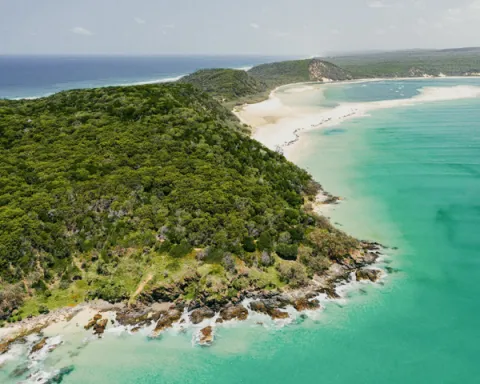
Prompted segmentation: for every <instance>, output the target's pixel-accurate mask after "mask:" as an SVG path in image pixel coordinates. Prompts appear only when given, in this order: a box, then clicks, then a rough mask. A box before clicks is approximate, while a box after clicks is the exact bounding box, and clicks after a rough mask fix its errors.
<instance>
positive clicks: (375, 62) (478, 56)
mask: <svg viewBox="0 0 480 384" xmlns="http://www.w3.org/2000/svg"><path fill="white" fill-rule="evenodd" d="M326 59H327V60H329V61H331V62H332V63H334V64H336V65H338V66H340V67H342V68H344V69H345V70H346V71H348V72H350V73H351V74H352V75H353V76H354V77H356V78H366V77H421V76H425V75H427V76H439V75H440V74H444V75H447V76H465V75H472V74H478V73H480V48H457V49H444V50H438V51H435V50H409V51H396V52H382V53H368V54H356V55H345V56H337V57H327V58H326Z"/></svg>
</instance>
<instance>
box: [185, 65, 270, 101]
mask: <svg viewBox="0 0 480 384" xmlns="http://www.w3.org/2000/svg"><path fill="white" fill-rule="evenodd" d="M179 82H181V83H190V84H193V85H194V86H196V87H197V88H200V89H202V90H203V91H205V92H207V93H209V94H210V95H211V96H213V97H215V98H216V99H219V101H222V102H229V101H233V100H238V99H241V98H244V97H247V96H252V95H256V94H261V93H263V92H266V91H267V89H268V86H267V84H265V83H264V82H263V81H261V80H258V79H257V78H255V77H253V76H251V75H250V74H248V73H247V72H245V71H241V70H236V69H202V70H200V71H197V72H195V73H192V74H191V75H188V76H185V77H183V78H182V79H180V81H179Z"/></svg>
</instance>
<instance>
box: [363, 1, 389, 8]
mask: <svg viewBox="0 0 480 384" xmlns="http://www.w3.org/2000/svg"><path fill="white" fill-rule="evenodd" d="M367 5H368V6H369V7H370V8H389V7H391V5H390V4H387V3H384V2H383V1H382V0H372V1H369V2H368V3H367Z"/></svg>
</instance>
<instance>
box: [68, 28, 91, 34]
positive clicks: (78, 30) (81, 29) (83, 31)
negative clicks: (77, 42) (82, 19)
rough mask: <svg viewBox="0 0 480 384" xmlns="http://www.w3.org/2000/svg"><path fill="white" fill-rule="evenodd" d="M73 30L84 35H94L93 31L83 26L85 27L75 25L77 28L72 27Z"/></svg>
mask: <svg viewBox="0 0 480 384" xmlns="http://www.w3.org/2000/svg"><path fill="white" fill-rule="evenodd" d="M71 31H72V32H73V33H76V34H77V35H83V36H92V35H93V33H92V32H91V31H89V30H88V29H86V28H83V27H75V28H72V29H71Z"/></svg>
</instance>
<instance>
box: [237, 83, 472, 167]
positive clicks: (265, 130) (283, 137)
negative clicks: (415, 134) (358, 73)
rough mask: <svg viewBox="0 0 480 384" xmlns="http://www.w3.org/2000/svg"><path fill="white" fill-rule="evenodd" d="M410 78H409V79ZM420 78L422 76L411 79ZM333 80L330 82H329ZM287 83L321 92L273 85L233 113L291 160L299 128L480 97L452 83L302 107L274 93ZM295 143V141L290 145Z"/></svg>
mask: <svg viewBox="0 0 480 384" xmlns="http://www.w3.org/2000/svg"><path fill="white" fill-rule="evenodd" d="M385 80H390V81H400V80H402V79H368V80H356V81H350V82H338V83H334V84H338V85H341V84H345V83H350V84H351V83H364V82H372V81H385ZM409 80H412V79H409ZM414 80H421V79H414ZM331 85H332V84H331V83H329V86H331ZM285 87H289V88H288V90H287V91H286V92H285V91H284V93H286V94H290V95H292V94H300V93H302V92H307V91H308V92H318V93H319V94H321V93H322V91H323V90H322V84H312V83H299V84H294V85H288V86H283V87H279V88H277V89H275V90H274V91H272V93H271V94H270V97H269V99H268V100H265V101H263V102H260V103H257V104H248V105H244V106H242V107H241V108H237V109H236V110H234V113H235V115H236V116H237V117H238V118H239V119H240V120H241V121H242V122H243V123H245V124H247V125H249V126H251V127H252V129H253V130H252V137H253V138H254V139H256V140H258V141H259V142H261V143H262V144H264V145H265V146H266V147H268V148H270V149H272V150H279V151H282V152H283V153H284V155H285V156H286V157H287V158H289V159H290V160H293V159H294V157H295V156H296V155H297V154H298V152H300V150H301V148H302V145H297V143H298V142H301V140H300V135H301V132H305V131H309V130H313V129H320V128H326V127H332V126H335V125H338V124H341V123H342V122H344V121H346V120H348V119H352V118H359V117H362V116H367V115H368V114H369V113H370V112H371V111H375V110H379V109H388V108H396V107H407V106H412V105H416V104H419V103H431V102H438V101H448V100H459V99H471V98H478V97H480V87H478V86H468V85H465V86H463V85H461V86H452V87H428V86H427V87H424V88H422V89H421V90H420V93H419V94H418V95H417V96H414V97H412V98H405V99H397V100H384V101H375V102H365V103H343V104H341V105H339V106H337V107H335V108H322V107H316V108H303V107H299V106H292V105H286V104H285V103H283V102H282V100H281V98H280V97H279V96H278V95H277V93H278V92H279V89H285ZM293 144H296V145H293Z"/></svg>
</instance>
